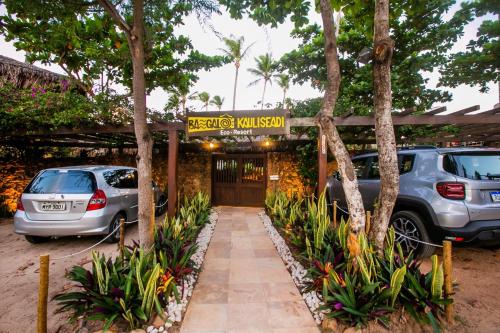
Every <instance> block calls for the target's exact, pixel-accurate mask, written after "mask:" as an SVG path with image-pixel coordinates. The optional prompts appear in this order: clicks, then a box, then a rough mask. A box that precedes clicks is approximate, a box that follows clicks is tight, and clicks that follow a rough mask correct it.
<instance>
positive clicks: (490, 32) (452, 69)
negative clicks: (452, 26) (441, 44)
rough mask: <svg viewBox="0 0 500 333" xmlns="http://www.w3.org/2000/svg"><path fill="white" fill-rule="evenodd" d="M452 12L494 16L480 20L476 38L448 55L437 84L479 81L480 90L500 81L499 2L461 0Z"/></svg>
mask: <svg viewBox="0 0 500 333" xmlns="http://www.w3.org/2000/svg"><path fill="white" fill-rule="evenodd" d="M455 15H456V16H457V15H461V16H463V17H467V18H468V19H469V20H471V21H472V20H473V19H474V18H475V17H477V18H479V17H484V16H486V15H494V16H493V19H485V20H484V21H483V22H482V23H481V25H480V26H479V29H478V32H477V38H476V39H473V40H471V41H469V44H468V45H467V50H466V51H464V52H458V53H455V54H452V55H450V56H449V62H448V64H447V65H446V66H445V67H444V68H443V69H442V70H441V74H442V77H441V80H440V84H441V85H444V86H450V87H456V86H458V85H459V84H466V85H469V86H475V85H478V86H479V87H480V91H481V92H487V91H488V86H487V84H488V82H491V81H494V82H497V83H499V85H500V74H499V73H500V57H499V54H500V4H499V3H498V1H492V0H474V1H470V2H464V3H462V7H461V9H460V10H458V11H457V14H455ZM495 17H496V19H495ZM499 93H500V86H499ZM499 100H500V96H499Z"/></svg>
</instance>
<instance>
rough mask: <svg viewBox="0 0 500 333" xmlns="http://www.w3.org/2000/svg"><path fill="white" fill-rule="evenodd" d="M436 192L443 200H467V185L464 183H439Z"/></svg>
mask: <svg viewBox="0 0 500 333" xmlns="http://www.w3.org/2000/svg"><path fill="white" fill-rule="evenodd" d="M436 190H437V191H438V193H439V194H441V196H442V197H443V198H446V199H453V200H463V199H465V185H464V184H462V183H452V182H447V183H437V185H436Z"/></svg>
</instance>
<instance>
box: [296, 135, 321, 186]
mask: <svg viewBox="0 0 500 333" xmlns="http://www.w3.org/2000/svg"><path fill="white" fill-rule="evenodd" d="M295 150H296V152H297V161H298V172H299V175H300V177H301V179H302V181H303V183H304V185H305V186H311V187H315V186H316V184H317V182H318V145H317V144H315V143H306V144H303V145H300V146H297V148H296V149H295Z"/></svg>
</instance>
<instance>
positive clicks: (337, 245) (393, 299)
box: [261, 192, 452, 332]
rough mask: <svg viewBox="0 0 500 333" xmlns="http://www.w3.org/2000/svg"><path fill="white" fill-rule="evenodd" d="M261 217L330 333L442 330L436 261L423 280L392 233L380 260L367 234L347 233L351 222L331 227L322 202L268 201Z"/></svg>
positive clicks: (275, 197)
mask: <svg viewBox="0 0 500 333" xmlns="http://www.w3.org/2000/svg"><path fill="white" fill-rule="evenodd" d="M266 211H267V213H268V215H266V214H261V219H262V221H263V224H264V226H265V228H266V230H267V231H268V233H269V235H270V237H271V239H272V241H273V242H274V245H275V247H276V249H277V251H278V253H279V254H280V256H281V258H282V260H283V261H284V263H285V264H286V266H287V268H288V270H289V272H290V274H291V276H292V279H293V281H294V282H295V284H296V285H297V287H298V289H299V290H300V291H301V293H302V296H303V298H304V300H305V302H306V304H307V305H308V307H309V309H310V311H311V312H312V314H313V316H314V318H315V320H316V322H317V323H318V324H320V323H321V324H322V326H324V327H330V329H332V327H334V329H333V330H334V331H339V330H340V331H341V330H342V329H344V328H349V327H355V328H358V329H364V328H366V329H368V330H369V331H381V330H384V329H390V330H391V331H398V332H400V331H401V332H404V331H406V330H411V331H414V330H415V329H416V330H417V331H428V330H431V331H432V330H434V331H440V330H442V328H443V327H444V326H445V325H443V314H444V305H445V304H447V303H450V302H452V300H446V299H445V298H444V295H443V267H442V264H440V262H439V258H438V257H437V256H433V257H432V258H431V269H430V271H428V272H426V273H424V272H423V271H421V270H420V265H421V263H422V262H421V261H420V260H417V259H415V258H414V256H413V255H412V254H404V253H403V251H402V249H401V247H400V246H399V244H397V243H396V242H395V234H394V230H392V229H391V230H389V232H388V235H387V239H386V245H385V248H384V249H383V251H382V253H380V254H377V253H376V252H375V250H374V247H373V245H372V244H371V242H370V240H369V239H368V238H367V236H366V235H365V234H364V233H360V234H359V235H355V234H353V233H351V232H350V230H349V222H348V221H343V220H342V221H341V222H340V223H339V224H338V225H336V226H333V225H332V223H331V219H330V217H329V216H328V210H327V205H326V201H325V198H324V195H322V196H320V198H319V200H317V201H316V200H314V201H313V200H302V199H298V198H292V199H290V198H288V197H287V196H286V194H284V193H280V192H278V193H272V194H269V195H268V197H267V199H266ZM282 236H283V237H282ZM284 238H286V240H285V239H284ZM287 243H288V244H291V245H292V246H291V248H292V251H293V252H292V251H291V250H290V247H289V246H288V245H287Z"/></svg>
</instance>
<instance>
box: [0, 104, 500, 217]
mask: <svg viewBox="0 0 500 333" xmlns="http://www.w3.org/2000/svg"><path fill="white" fill-rule="evenodd" d="M230 112H232V111H228V113H230ZM392 118H393V123H394V126H395V129H396V130H397V129H398V128H399V127H401V126H405V125H413V126H426V127H427V129H430V130H431V132H432V133H433V135H430V136H427V137H422V138H415V139H412V141H411V142H412V143H417V144H420V143H443V142H455V141H463V142H466V141H468V142H471V141H482V142H486V143H488V142H494V143H496V142H498V141H500V140H499V139H500V108H498V107H497V108H494V109H492V110H487V111H484V112H480V111H479V106H477V105H476V106H472V107H468V108H465V109H461V110H457V111H454V112H447V110H446V107H439V108H435V109H432V110H429V111H427V112H424V113H417V112H415V110H414V109H409V110H404V111H402V112H394V113H393V117H392ZM334 121H335V124H336V125H337V126H338V127H358V128H361V131H357V133H356V134H349V133H347V134H345V137H344V138H343V139H344V142H345V143H347V144H373V143H375V133H374V130H373V126H374V118H373V115H368V116H356V115H353V114H350V113H349V114H345V115H341V116H338V117H334ZM445 125H453V127H454V128H455V129H456V133H450V132H449V130H448V129H447V128H443V127H444V126H445ZM289 126H290V127H291V128H300V127H317V126H318V121H317V119H316V118H315V117H310V118H290V119H289ZM149 127H150V130H151V132H152V133H153V135H154V138H155V144H156V146H157V147H158V146H165V145H167V147H168V214H169V215H170V216H173V215H174V214H175V208H176V205H177V184H176V179H177V156H178V152H179V133H178V132H181V131H185V128H186V125H185V123H184V122H182V121H173V122H155V123H152V124H150V125H149ZM283 141H287V139H286V138H285V137H284V138H283ZM397 141H398V143H402V144H405V143H410V142H408V141H407V140H405V138H402V137H397ZM0 144H2V145H9V146H17V147H23V146H30V145H31V146H62V147H89V148H90V147H92V148H94V147H95V148H99V147H107V148H120V147H121V148H129V147H135V146H136V145H135V137H134V128H133V126H132V125H129V126H111V125H107V126H96V127H89V128H76V129H75V128H72V129H69V128H61V129H57V130H54V131H51V130H43V129H40V130H36V131H16V132H10V133H2V134H0ZM186 144H191V146H192V147H196V146H197V145H198V146H199V145H201V143H200V144H192V143H186ZM238 144H243V145H248V146H250V147H252V146H255V145H256V144H255V142H254V143H252V142H240V143H238ZM318 144H319V149H318V168H319V170H318V171H319V179H318V188H319V189H323V188H324V187H325V184H326V177H327V174H326V164H327V147H326V140H325V136H324V134H323V133H321V132H320V135H319V137H318Z"/></svg>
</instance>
